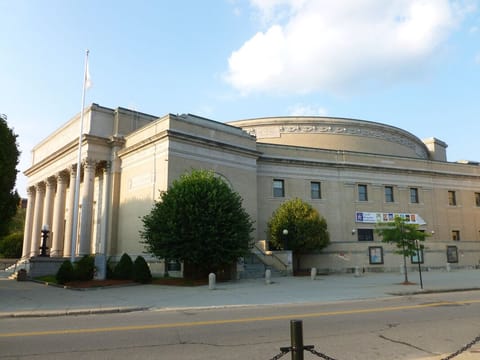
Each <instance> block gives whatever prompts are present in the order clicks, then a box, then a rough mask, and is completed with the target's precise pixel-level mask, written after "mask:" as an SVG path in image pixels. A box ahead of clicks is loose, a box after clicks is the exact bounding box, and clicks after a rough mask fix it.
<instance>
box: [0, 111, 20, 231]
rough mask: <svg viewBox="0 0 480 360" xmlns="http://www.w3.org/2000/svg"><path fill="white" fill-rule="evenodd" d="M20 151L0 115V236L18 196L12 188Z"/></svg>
mask: <svg viewBox="0 0 480 360" xmlns="http://www.w3.org/2000/svg"><path fill="white" fill-rule="evenodd" d="M19 156H20V151H19V150H18V146H17V135H15V134H14V133H13V131H12V130H11V129H10V128H9V127H8V124H7V121H6V116H4V115H0V219H2V221H0V237H1V236H3V235H5V234H6V233H7V232H8V222H9V221H10V219H11V218H12V217H13V216H14V215H15V212H16V211H17V205H18V203H19V201H20V196H19V195H18V193H17V191H16V190H14V187H15V182H16V179H17V165H18V161H19V160H18V158H19Z"/></svg>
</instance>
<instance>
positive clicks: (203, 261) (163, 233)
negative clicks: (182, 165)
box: [140, 170, 253, 272]
mask: <svg viewBox="0 0 480 360" xmlns="http://www.w3.org/2000/svg"><path fill="white" fill-rule="evenodd" d="M142 221H143V230H142V231H141V232H140V235H141V237H142V239H143V240H144V241H143V242H144V244H145V246H146V250H147V251H148V252H149V253H151V254H153V255H154V256H156V257H158V258H162V259H169V260H171V259H173V260H178V261H183V262H186V263H188V264H189V265H194V266H195V267H196V268H198V269H199V271H202V272H216V271H217V270H218V269H220V268H222V267H224V266H226V265H228V264H232V263H233V262H234V261H236V260H237V259H238V258H239V257H241V256H243V255H245V253H247V252H248V250H249V247H250V244H251V241H252V237H251V233H252V231H253V223H252V221H251V219H250V216H249V215H248V213H247V212H246V211H245V210H244V209H243V207H242V199H241V197H240V195H239V194H238V193H236V192H234V191H233V190H232V189H231V188H230V187H229V185H228V184H227V183H226V182H225V181H224V180H222V179H220V178H218V177H216V176H215V175H214V173H213V172H211V171H206V170H193V171H192V172H191V173H188V174H185V175H183V176H181V177H180V179H178V180H176V181H174V182H173V184H172V186H171V187H170V188H169V189H168V191H166V192H164V193H162V194H161V198H160V201H158V202H156V203H155V205H154V207H153V209H152V211H151V212H150V213H149V214H147V215H146V216H144V217H143V218H142Z"/></svg>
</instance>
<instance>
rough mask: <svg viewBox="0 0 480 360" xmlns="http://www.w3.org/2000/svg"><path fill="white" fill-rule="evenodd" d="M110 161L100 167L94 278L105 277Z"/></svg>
mask: <svg viewBox="0 0 480 360" xmlns="http://www.w3.org/2000/svg"><path fill="white" fill-rule="evenodd" d="M110 168H111V166H110V162H109V161H107V162H105V165H104V167H103V168H102V170H103V174H102V207H101V222H100V244H99V246H98V249H97V252H96V254H95V266H96V268H97V272H96V276H95V278H96V279H98V280H104V279H106V277H107V256H106V253H107V239H108V234H109V231H108V228H109V226H108V224H109V221H108V218H109V213H110V188H111V182H112V181H111V171H110Z"/></svg>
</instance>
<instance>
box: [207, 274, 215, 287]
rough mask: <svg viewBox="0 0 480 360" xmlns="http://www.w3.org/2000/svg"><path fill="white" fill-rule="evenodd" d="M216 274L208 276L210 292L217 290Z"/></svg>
mask: <svg viewBox="0 0 480 360" xmlns="http://www.w3.org/2000/svg"><path fill="white" fill-rule="evenodd" d="M215 278H216V277H215V274H214V273H210V274H209V275H208V289H209V290H215Z"/></svg>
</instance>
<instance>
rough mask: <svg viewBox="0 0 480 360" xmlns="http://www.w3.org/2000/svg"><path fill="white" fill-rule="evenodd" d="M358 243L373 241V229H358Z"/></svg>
mask: <svg viewBox="0 0 480 360" xmlns="http://www.w3.org/2000/svg"><path fill="white" fill-rule="evenodd" d="M357 236H358V241H373V229H358V230H357Z"/></svg>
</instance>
